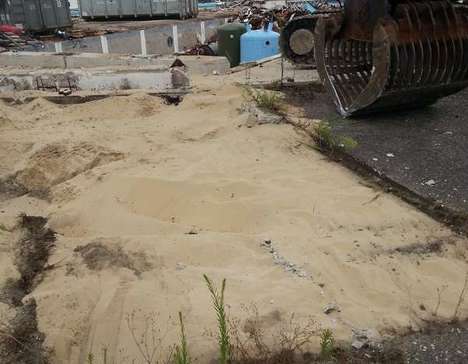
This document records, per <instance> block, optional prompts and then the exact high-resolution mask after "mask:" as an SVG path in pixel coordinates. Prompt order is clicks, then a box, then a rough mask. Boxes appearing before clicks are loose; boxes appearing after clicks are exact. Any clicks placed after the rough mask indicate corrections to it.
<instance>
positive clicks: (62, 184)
mask: <svg viewBox="0 0 468 364" xmlns="http://www.w3.org/2000/svg"><path fill="white" fill-rule="evenodd" d="M288 72H290V73H288V74H287V75H286V77H287V78H289V79H290V80H289V81H288V82H291V81H297V82H305V81H307V82H312V83H311V84H310V87H304V86H301V87H300V88H298V89H294V88H291V87H289V86H288V87H287V88H286V89H285V91H284V101H283V102H282V105H283V108H285V109H284V115H285V117H284V118H282V119H281V120H280V121H278V119H277V118H266V119H262V120H259V118H258V115H254V113H253V112H252V101H251V100H250V97H249V96H248V94H249V93H248V91H246V87H245V84H251V85H256V84H259V83H261V84H270V86H271V85H274V86H275V87H277V86H278V83H279V78H280V74H281V72H280V62H279V61H275V62H271V63H268V64H265V65H263V66H262V67H255V68H251V69H249V70H244V71H240V72H237V73H234V74H228V75H209V76H193V77H192V85H193V87H192V90H191V93H190V94H188V95H186V96H184V98H183V100H182V101H181V102H180V103H178V104H171V103H168V102H166V100H164V99H162V98H158V97H156V96H149V95H147V94H145V93H144V92H137V93H134V94H132V95H130V96H119V97H112V96H111V97H108V98H105V99H103V100H97V101H91V102H86V103H82V104H76V105H58V104H55V103H52V102H49V101H47V100H44V99H41V98H37V99H35V100H33V101H31V102H29V103H25V104H23V103H21V102H16V103H15V102H13V103H7V102H1V103H0V131H1V133H0V201H1V202H0V287H6V286H7V285H8V284H7V283H8V282H11V281H14V280H18V277H19V273H18V266H17V263H18V255H17V244H18V242H21V235H20V231H18V225H17V221H18V218H17V217H18V215H19V214H22V213H25V214H28V215H37V216H44V217H46V218H47V219H48V224H49V226H50V228H51V229H53V230H54V231H55V232H56V233H57V240H56V242H55V244H54V247H53V249H52V250H51V253H50V256H49V258H48V260H47V266H46V269H45V270H44V271H43V272H42V273H41V274H40V277H39V278H41V279H39V278H38V279H37V280H36V281H35V282H34V284H33V286H32V287H33V289H32V290H31V292H29V293H28V294H27V296H26V297H24V298H23V301H24V302H25V301H27V300H28V299H29V298H35V300H36V303H37V307H36V313H37V323H38V329H39V331H40V332H42V333H43V334H44V335H45V341H44V347H45V348H47V349H50V356H51V362H52V363H84V362H86V360H87V358H89V354H90V353H94V357H95V358H100V357H101V356H102V353H103V348H105V349H106V355H107V358H112V360H113V361H115V362H126V363H130V362H132V360H135V361H136V362H140V361H142V358H141V355H142V351H141V350H140V347H139V346H138V343H141V342H142V341H140V337H141V335H144V334H145V333H149V334H150V335H154V338H155V341H154V343H155V344H153V345H155V346H156V348H157V350H156V351H157V355H158V357H160V358H161V360H162V358H164V357H167V355H168V352H169V351H170V349H169V348H170V347H171V346H172V345H173V344H175V343H177V342H179V328H178V318H177V314H178V312H179V311H180V312H182V314H183V317H184V322H185V330H186V333H187V340H188V343H189V350H190V352H191V354H192V356H193V358H195V359H196V362H198V363H209V362H210V361H211V360H212V359H214V358H216V356H217V353H216V346H217V343H216V337H214V336H215V332H216V315H215V312H214V311H213V309H212V304H211V298H210V294H209V292H208V290H207V287H206V284H205V282H204V280H203V274H207V275H208V276H209V277H211V278H212V279H213V280H214V282H215V283H216V284H217V285H218V284H220V282H221V280H222V279H223V278H226V279H227V287H226V292H225V301H226V305H227V308H228V315H229V317H230V318H231V319H232V320H233V321H234V322H237V323H238V326H237V327H238V328H239V332H240V335H243V336H245V337H248V335H249V333H251V332H252V327H254V328H257V329H259V330H260V332H261V333H262V335H263V336H264V338H265V341H266V343H268V344H269V345H271V346H272V347H273V348H274V347H275V342H276V340H277V339H278V338H279V337H281V333H283V334H284V333H285V332H289V331H288V330H290V329H291V328H292V330H293V331H292V332H294V327H301V328H305V327H306V326H307V324H308V323H311V325H312V326H313V328H314V330H315V331H314V332H315V334H314V336H313V337H312V338H311V342H310V344H309V345H308V346H306V347H305V348H304V349H307V350H312V351H317V350H319V341H320V333H321V332H323V330H324V329H326V328H329V329H330V330H331V332H332V333H333V336H334V338H335V339H336V341H337V343H338V344H340V345H343V346H344V347H346V348H349V347H350V344H351V343H352V342H353V341H355V340H356V337H355V336H356V335H355V334H356V332H365V333H368V336H369V337H368V339H369V341H371V342H373V343H375V342H380V341H381V340H384V339H391V338H394V337H397V338H398V337H400V336H401V335H406V334H408V333H414V332H418V331H419V330H422V329H424V328H425V327H427V326H428V324H430V323H432V322H446V321H450V320H453V319H458V320H464V319H465V318H467V316H468V306H467V305H465V304H464V301H463V299H461V298H463V297H464V287H465V288H466V284H467V281H466V279H467V278H466V272H467V261H466V259H467V257H468V245H467V243H468V241H467V239H466V238H465V237H464V236H462V235H459V234H457V233H456V232H455V231H454V230H452V229H450V228H449V227H448V226H447V225H444V224H443V223H441V222H438V221H436V220H434V219H433V218H432V217H430V216H429V215H427V214H425V213H424V212H422V211H421V210H419V209H418V208H417V207H415V206H413V205H411V204H409V203H408V202H405V201H404V200H402V199H401V198H400V197H398V196H396V195H395V194H392V193H389V192H387V191H386V190H385V189H382V188H381V187H380V186H379V185H377V184H375V183H371V182H369V180H368V178H364V177H363V176H361V175H358V174H356V173H354V172H353V171H351V170H350V169H348V168H347V167H346V165H343V164H340V163H337V162H336V161H335V160H334V159H331V158H329V156H327V155H325V154H323V153H321V152H320V151H318V150H317V145H316V144H315V143H314V142H313V140H312V138H311V135H310V134H309V133H308V132H307V131H308V130H310V126H311V125H315V124H317V123H318V122H320V121H329V122H330V123H332V122H333V121H334V120H337V117H336V114H335V113H334V109H333V107H332V105H331V103H330V100H329V99H328V96H327V95H326V94H325V93H324V92H323V91H322V90H321V87H320V85H318V84H317V81H316V75H315V73H314V71H310V70H309V71H308V72H306V71H305V70H301V71H292V70H289V71H288ZM464 96H465V97H466V94H465V95H463V94H461V95H459V96H455V97H452V98H448V99H446V100H445V101H442V102H441V103H440V104H438V105H436V106H435V107H434V108H431V109H428V110H426V111H418V112H408V113H405V114H396V115H394V114H387V115H386V116H385V120H388V121H389V123H388V126H387V123H386V122H385V120H383V118H382V117H379V118H375V119H374V120H375V123H372V122H371V121H372V119H366V120H356V121H339V122H336V123H333V125H339V126H340V129H337V130H339V132H343V133H344V134H346V135H350V136H352V137H353V138H354V139H356V141H357V143H358V146H357V147H356V148H355V149H354V150H353V152H352V153H356V154H353V155H356V158H358V157H359V158H362V159H365V160H366V161H369V158H370V160H371V161H373V162H376V164H372V166H375V167H379V166H380V168H382V170H383V171H385V172H388V174H389V175H391V176H396V177H398V176H400V175H401V173H402V172H401V170H405V168H404V167H405V166H409V167H410V168H411V169H410V170H409V172H406V173H408V174H409V173H410V172H411V171H414V173H419V175H417V176H416V175H413V177H411V178H409V177H408V178H407V177H405V178H407V179H402V181H403V182H405V183H408V182H406V181H407V180H408V181H410V182H411V181H415V182H412V183H414V184H415V185H416V184H419V183H425V182H427V181H428V180H430V179H433V180H434V181H435V184H430V186H429V185H428V184H427V183H426V184H425V186H427V191H433V190H431V189H430V188H429V187H431V188H433V189H434V190H435V189H437V188H439V187H440V186H441V182H440V181H441V180H440V178H441V177H440V176H441V175H440V174H439V173H440V172H439V169H438V170H437V174H436V172H434V173H432V172H430V170H429V167H430V162H429V156H431V159H433V158H435V157H438V156H439V155H440V157H439V158H446V159H445V160H450V163H453V164H454V163H455V161H456V160H458V159H459V158H461V157H460V154H459V153H463V152H465V151H464V150H462V146H461V145H459V147H457V148H454V149H456V151H453V152H450V153H455V152H456V157H453V158H454V159H450V158H449V154H447V153H448V152H447V153H445V152H444V151H443V147H444V145H443V143H446V145H445V147H446V150H448V149H450V148H451V147H454V146H456V145H457V144H456V142H457V140H458V141H459V143H461V139H458V138H459V137H458V136H457V133H460V134H461V133H463V130H464V129H463V128H464V125H463V123H462V122H461V121H462V120H463V119H466V117H465V116H464V113H463V107H466V105H463V101H462V100H463V97H464ZM249 105H250V106H249ZM437 115H441V116H442V117H443V120H444V121H443V122H442V121H436V119H437ZM259 121H260V122H259ZM437 123H439V124H437ZM392 124H393V125H395V129H392V128H391V127H390V125H392ZM465 124H466V123H465ZM300 125H304V128H302V127H299V126H300ZM348 125H349V126H348ZM351 125H356V129H355V130H354V129H352V128H351ZM416 125H420V126H421V128H420V129H418V128H416ZM385 130H387V132H388V136H387V139H390V140H393V143H391V142H390V140H386V139H385V138H384V137H383V135H384V133H385ZM447 131H450V132H452V134H451V135H449V134H448V133H446V132H447ZM431 133H432V134H431ZM385 135H387V134H385ZM431 135H433V137H431ZM460 138H461V137H460ZM379 140H380V142H379ZM420 141H422V142H423V144H422V145H420V144H418V143H420ZM436 142H438V143H440V144H441V145H440V146H437V145H434V144H433V143H436ZM434 149H436V150H439V151H440V153H436V151H435V150H434ZM425 150H426V152H425ZM427 151H429V152H427ZM417 153H419V155H421V157H417V155H418V154H417ZM444 153H445V154H444ZM390 154H392V155H393V157H391V156H389V155H390ZM408 154H415V155H408ZM444 155H445V156H444ZM450 155H453V154H450ZM465 155H466V154H465ZM372 158H377V159H378V160H377V161H374V160H373V159H372ZM418 160H419V164H420V165H418V163H417V162H418ZM368 163H371V162H368ZM384 163H386V164H384ZM398 163H399V164H398ZM435 163H436V164H435V165H438V166H439V168H441V167H443V168H445V170H446V171H451V172H450V175H447V176H446V177H445V179H447V180H448V181H449V180H450V179H452V178H453V180H456V178H457V177H456V176H462V175H463V173H465V172H466V171H464V170H462V165H460V166H459V167H460V170H458V171H457V170H455V168H454V167H453V168H452V169H450V166H449V165H448V164H449V163H448V162H442V161H441V159H439V160H436V162H435ZM465 165H466V161H465ZM384 166H385V168H386V169H384ZM387 166H389V167H387ZM422 166H426V167H425V168H422ZM390 167H391V168H390ZM417 167H418V168H417ZM398 171H400V172H398ZM423 172H424V173H423ZM398 173H400V174H398ZM447 173H449V172H447ZM457 173H458V174H457ZM452 175H453V176H452ZM396 177H395V180H396V181H397V182H398V180H397V179H396ZM447 186H449V183H447ZM454 186H455V184H452V185H450V188H452V187H454ZM410 187H411V185H409V187H408V188H410ZM465 187H466V186H465ZM418 191H423V192H424V191H426V187H424V186H422V189H419V190H416V192H418ZM465 191H466V190H465ZM442 192H443V191H441V192H439V195H438V196H439V197H440V198H444V195H443V194H442ZM462 192H463V189H462V188H461V189H460V191H459V193H462ZM457 196H461V195H457ZM457 206H458V205H457ZM3 292H5V290H3ZM6 301H7V300H3V301H2V302H3V303H0V322H2V323H4V322H9V320H11V319H12V317H13V316H14V312H13V309H12V307H11V306H9V305H8V304H7V303H5V302H6ZM324 311H326V313H325V312H324ZM0 328H1V327H0ZM450 330H452V331H450ZM353 332H354V337H353ZM213 333H214V334H213ZM371 334H372V335H371ZM435 335H439V337H440V340H439V342H446V343H450V345H451V346H450V352H449V353H446V351H447V349H446V348H447V347H440V346H437V345H436V344H437V342H436V341H434V340H435V339H434V338H435V337H437V336H424V334H417V336H412V337H406V338H405V339H404V345H403V344H402V345H400V346H401V348H403V349H404V351H405V352H406V355H407V357H409V358H417V359H418V360H420V361H419V362H422V363H429V362H431V363H432V362H436V361H435V360H436V359H435V357H436V356H437V358H441V360H445V359H446V358H447V360H448V362H451V363H463V362H465V361H464V360H465V358H466V330H465V329H464V328H463V326H462V327H461V328H456V327H450V328H449V329H448V334H447V332H445V331H443V330H442V331H440V330H439V331H437V332H436V334H435ZM443 340H445V341H443ZM145 342H146V344H147V343H149V344H148V345H150V346H151V343H152V342H153V341H152V340H151V337H147V340H146V341H145ZM146 344H145V345H146ZM405 345H406V346H405ZM433 346H434V348H433ZM143 351H144V350H143ZM430 355H432V356H430ZM443 355H445V356H443ZM428 358H429V359H428ZM437 360H439V359H437ZM415 361H416V359H414V360H413V361H410V362H415ZM98 362H99V361H98ZM161 362H162V361H161ZM361 362H365V361H361Z"/></svg>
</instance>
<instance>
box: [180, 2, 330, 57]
mask: <svg viewBox="0 0 468 364" xmlns="http://www.w3.org/2000/svg"><path fill="white" fill-rule="evenodd" d="M331 3H333V4H335V3H336V4H337V5H331ZM338 4H339V1H338V0H336V1H335V2H330V1H326V0H308V1H300V0H299V1H298V0H293V1H287V2H286V5H282V6H275V7H273V8H268V7H266V3H265V1H257V0H236V1H233V2H230V3H229V6H227V7H225V8H223V9H218V10H216V11H218V12H222V13H224V14H225V15H229V21H230V22H237V23H244V24H250V26H251V28H252V29H253V30H255V29H260V28H262V26H263V25H265V23H267V22H268V23H270V22H272V23H273V24H274V26H273V30H274V31H276V32H280V31H281V29H282V28H283V27H284V26H285V25H286V24H287V23H288V22H289V21H290V20H292V19H293V18H295V17H301V16H307V15H310V14H311V13H312V12H315V11H317V10H318V9H322V10H325V9H331V8H334V7H336V6H339V5H338ZM214 42H216V38H214V39H208V40H207V42H206V43H207V44H201V43H199V44H198V45H196V46H195V47H193V48H190V49H188V50H186V51H185V54H188V55H207V56H211V55H215V53H216V47H215V46H212V43H214Z"/></svg>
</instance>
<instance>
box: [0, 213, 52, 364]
mask: <svg viewBox="0 0 468 364" xmlns="http://www.w3.org/2000/svg"><path fill="white" fill-rule="evenodd" d="M17 228H18V229H20V238H19V239H18V241H17V244H16V246H15V265H16V267H17V269H18V271H19V273H20V278H19V279H18V280H17V281H14V280H11V279H10V280H8V281H7V282H6V283H5V285H4V286H3V287H1V289H0V302H3V303H5V304H7V305H8V306H10V308H12V309H14V311H15V314H14V316H13V318H12V319H11V320H10V321H9V322H7V323H4V322H0V362H1V363H5V364H45V363H48V353H47V352H46V350H45V349H44V348H43V342H44V334H42V333H41V332H40V331H39V329H38V327H37V317H36V302H35V300H34V299H29V300H28V301H27V302H24V303H23V299H24V297H25V296H26V295H27V294H29V293H31V291H32V290H33V288H34V287H35V286H36V285H37V283H38V282H39V281H40V279H41V277H42V272H43V270H44V267H45V266H46V264H47V260H48V258H49V252H50V249H51V248H52V246H53V243H54V242H55V232H54V231H52V230H50V229H49V228H48V227H47V219H46V218H44V217H41V216H28V215H22V216H20V217H19V223H18V227H17Z"/></svg>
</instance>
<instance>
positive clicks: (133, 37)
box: [28, 18, 226, 55]
mask: <svg viewBox="0 0 468 364" xmlns="http://www.w3.org/2000/svg"><path fill="white" fill-rule="evenodd" d="M225 21H226V20H225V19H222V18H219V19H211V20H205V21H199V20H192V21H185V22H179V23H177V24H173V25H167V24H166V25H161V26H157V27H154V28H149V29H145V30H132V31H127V32H119V33H113V34H107V35H102V36H96V37H86V38H81V39H73V40H67V41H63V42H56V43H47V44H46V45H45V48H43V49H32V48H31V49H28V50H30V51H43V52H55V53H62V52H67V53H83V52H87V53H105V54H107V53H111V54H142V55H147V54H157V55H167V54H173V53H179V52H183V51H184V50H186V49H189V48H192V47H194V46H195V45H196V44H197V42H198V41H201V42H205V41H206V40H208V39H210V38H213V36H214V34H216V29H217V28H218V27H219V26H220V25H222V24H224V23H225Z"/></svg>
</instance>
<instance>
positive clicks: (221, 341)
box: [203, 274, 231, 364]
mask: <svg viewBox="0 0 468 364" xmlns="http://www.w3.org/2000/svg"><path fill="white" fill-rule="evenodd" d="M203 278H205V281H206V284H207V286H208V290H209V291H210V293H211V298H212V300H213V306H214V309H215V311H216V316H217V319H218V331H219V333H218V345H219V363H220V364H227V363H228V362H229V360H230V357H231V355H230V354H231V352H230V349H231V346H230V341H229V333H228V325H227V318H226V310H225V307H224V290H225V288H226V279H223V282H222V284H221V292H218V290H217V289H216V287H215V286H214V284H213V282H212V281H211V280H210V279H209V278H208V276H207V275H206V274H204V275H203Z"/></svg>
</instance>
